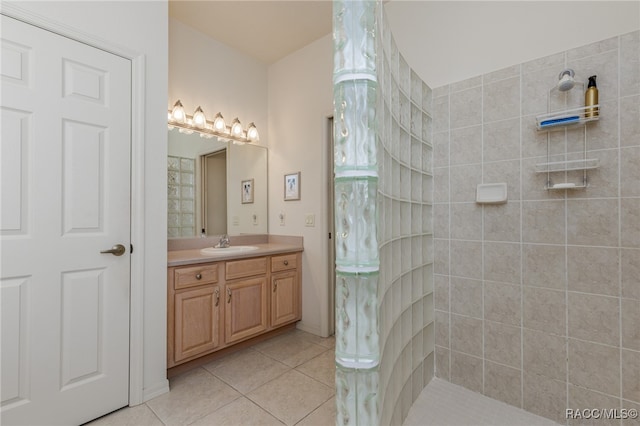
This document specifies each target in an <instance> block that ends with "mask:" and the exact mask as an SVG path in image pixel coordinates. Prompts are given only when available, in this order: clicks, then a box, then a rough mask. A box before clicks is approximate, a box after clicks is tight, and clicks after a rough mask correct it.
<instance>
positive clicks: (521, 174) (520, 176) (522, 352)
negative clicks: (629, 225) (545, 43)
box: [518, 64, 524, 409]
mask: <svg viewBox="0 0 640 426" xmlns="http://www.w3.org/2000/svg"><path fill="white" fill-rule="evenodd" d="M519 76H520V127H519V133H518V138H519V142H520V143H519V145H520V159H519V161H520V163H519V171H518V173H519V180H520V187H519V188H518V189H519V191H520V408H522V409H524V203H523V201H522V198H523V194H524V188H523V186H524V185H523V183H522V181H523V170H522V166H523V164H522V163H523V161H522V156H523V146H522V144H523V141H522V130H523V129H522V122H523V119H524V117H523V115H522V114H523V111H522V102H523V80H524V74H523V72H522V64H520V69H519Z"/></svg>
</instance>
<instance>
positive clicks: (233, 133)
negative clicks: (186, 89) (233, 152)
mask: <svg viewBox="0 0 640 426" xmlns="http://www.w3.org/2000/svg"><path fill="white" fill-rule="evenodd" d="M167 121H168V127H169V130H172V129H174V128H177V129H178V131H179V132H180V133H186V134H191V133H194V132H197V133H199V134H200V136H201V137H203V138H213V137H214V136H217V137H218V138H219V139H220V140H221V141H224V142H229V141H233V142H236V143H238V142H239V143H251V142H257V141H259V140H260V137H259V135H258V129H257V128H256V125H255V124H254V123H253V122H252V123H251V124H249V127H247V130H246V131H245V130H244V129H243V127H242V124H241V123H240V120H239V119H238V118H235V119H234V120H233V122H232V123H231V126H227V124H226V123H225V121H224V118H223V117H222V114H221V113H217V114H216V116H215V117H214V119H213V121H208V120H207V117H206V115H205V114H204V111H203V110H202V108H201V107H200V106H199V107H198V108H196V110H195V111H194V113H193V115H192V116H190V115H188V114H186V113H185V112H184V107H183V106H182V103H181V102H180V101H179V100H178V101H177V102H176V103H175V104H174V105H173V109H171V110H170V111H169V113H168V114H167Z"/></svg>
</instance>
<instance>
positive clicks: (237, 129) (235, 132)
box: [231, 117, 244, 137]
mask: <svg viewBox="0 0 640 426" xmlns="http://www.w3.org/2000/svg"><path fill="white" fill-rule="evenodd" d="M243 133H244V130H243V129H242V124H240V120H238V117H236V118H234V119H233V121H232V122H231V135H232V136H236V137H240V136H242V135H243Z"/></svg>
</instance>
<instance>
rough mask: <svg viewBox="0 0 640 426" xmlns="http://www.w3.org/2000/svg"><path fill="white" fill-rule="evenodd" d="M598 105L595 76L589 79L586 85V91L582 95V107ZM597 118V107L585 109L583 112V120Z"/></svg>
mask: <svg viewBox="0 0 640 426" xmlns="http://www.w3.org/2000/svg"><path fill="white" fill-rule="evenodd" d="M594 105H598V86H596V76H595V75H592V76H591V77H589V84H588V85H587V91H586V92H585V94H584V106H585V107H593V106H594ZM597 116H598V107H593V108H586V109H585V111H584V118H593V117H597Z"/></svg>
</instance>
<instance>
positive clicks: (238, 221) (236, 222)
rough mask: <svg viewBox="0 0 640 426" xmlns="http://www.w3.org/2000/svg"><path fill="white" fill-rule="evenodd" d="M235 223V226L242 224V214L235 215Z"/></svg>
mask: <svg viewBox="0 0 640 426" xmlns="http://www.w3.org/2000/svg"><path fill="white" fill-rule="evenodd" d="M233 224H234V225H235V226H238V225H240V216H234V217H233Z"/></svg>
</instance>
